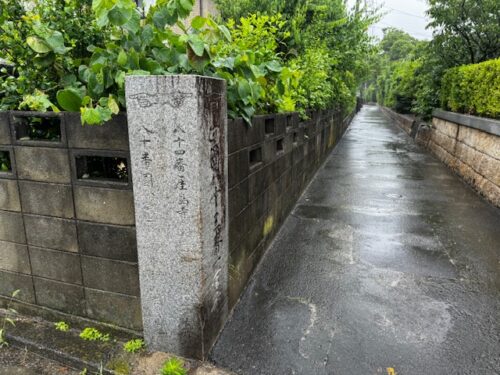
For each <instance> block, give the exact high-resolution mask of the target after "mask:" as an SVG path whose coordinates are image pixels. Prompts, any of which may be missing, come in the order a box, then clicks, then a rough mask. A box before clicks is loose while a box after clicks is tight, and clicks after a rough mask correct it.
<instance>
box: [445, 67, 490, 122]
mask: <svg viewBox="0 0 500 375" xmlns="http://www.w3.org/2000/svg"><path fill="white" fill-rule="evenodd" d="M441 105H442V107H443V108H444V109H448V110H450V111H453V112H459V113H466V114H471V115H476V116H483V117H491V118H500V58H499V59H496V60H489V61H485V62H483V63H480V64H473V65H464V66H459V67H457V68H453V69H449V70H447V71H446V73H445V75H444V77H443V81H442V85H441Z"/></svg>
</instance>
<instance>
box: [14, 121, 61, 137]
mask: <svg viewBox="0 0 500 375" xmlns="http://www.w3.org/2000/svg"><path fill="white" fill-rule="evenodd" d="M13 123H14V131H15V134H16V139H17V140H19V141H45V142H60V141H61V118H60V117H52V116H51V117H42V116H20V115H15V116H13Z"/></svg>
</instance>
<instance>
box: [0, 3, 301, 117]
mask: <svg viewBox="0 0 500 375" xmlns="http://www.w3.org/2000/svg"><path fill="white" fill-rule="evenodd" d="M0 1H1V2H2V5H3V6H2V13H1V14H2V20H3V21H4V25H3V26H2V28H4V29H6V30H7V31H8V32H7V33H6V34H5V36H2V38H1V40H2V42H1V43H2V44H0V46H1V47H2V50H6V51H7V52H6V57H7V59H8V60H9V61H11V62H12V63H13V64H14V66H15V71H14V72H12V71H9V70H8V69H6V68H4V69H3V70H2V75H0V87H1V91H0V103H1V104H0V108H1V109H17V108H24V109H30V110H40V111H45V110H52V111H58V110H61V109H63V110H67V111H80V112H81V115H82V122H83V123H86V124H101V123H103V122H104V121H107V120H109V119H110V118H111V116H112V115H113V114H117V113H118V112H119V111H120V110H121V109H125V104H126V103H125V76H126V75H152V74H153V75H160V74H202V75H206V76H216V77H221V78H224V79H226V80H227V81H228V105H229V114H230V116H232V117H236V116H242V117H243V118H245V120H247V121H248V122H250V117H251V116H253V115H254V114H255V113H256V112H257V113H267V112H285V111H293V110H294V109H295V99H294V97H293V91H294V89H295V87H296V85H297V81H298V77H299V75H300V73H299V72H297V71H295V70H293V69H291V68H289V67H287V66H285V65H284V63H283V60H282V56H281V54H280V53H279V51H278V47H279V45H280V38H281V37H283V36H284V35H285V33H284V32H283V31H282V29H283V25H284V21H283V20H282V19H281V18H280V17H279V16H273V17H268V16H262V17H256V16H251V17H249V18H248V19H246V20H242V21H241V23H240V24H238V25H236V24H235V23H234V22H230V23H228V26H229V29H228V27H226V26H224V25H220V24H218V23H217V22H215V21H214V20H213V19H210V18H203V17H195V18H194V19H193V20H192V21H191V24H190V27H185V26H184V25H183V24H182V23H181V22H179V21H180V20H182V19H185V18H186V17H187V16H188V15H189V14H190V12H191V10H192V8H193V4H194V0H158V1H156V4H155V5H154V6H152V7H150V9H149V10H148V12H147V14H146V15H145V16H144V18H141V15H142V13H141V11H142V10H141V9H139V8H138V7H137V5H136V3H135V2H134V1H133V0H112V1H108V0H94V1H92V2H91V0H85V1H84V2H83V4H82V5H81V8H82V14H78V10H79V1H77V0H68V1H65V2H60V1H58V0H37V2H36V6H35V7H34V8H33V9H32V10H26V9H24V8H23V6H22V5H20V4H19V3H17V2H16V5H15V6H14V5H10V2H9V1H8V0H0ZM90 3H92V8H90ZM56 4H63V5H64V7H63V9H61V6H62V5H58V6H56ZM59 11H61V15H58V14H55V13H56V12H59ZM63 17H64V18H63ZM68 20H75V21H74V22H73V21H68ZM66 22H69V26H68V27H66ZM72 22H73V23H72ZM174 25H177V26H178V28H179V29H181V31H180V32H177V31H174V29H173V28H172V27H173V26H174ZM77 26H80V29H78V27H77ZM18 29H19V30H21V31H22V32H17V30H18ZM77 30H78V31H77ZM82 34H84V35H86V34H88V35H89V36H88V37H84V38H83V40H82V41H80V42H78V43H77V41H78V40H79V39H78V38H79V37H80V36H81V35H82ZM93 36H94V37H93ZM97 36H99V37H97ZM26 43H27V44H28V46H29V47H30V48H28V49H26V48H25V49H21V50H19V48H18V46H19V45H24V44H26ZM30 61H33V62H34V63H35V64H34V65H30V64H29V63H28V62H30Z"/></svg>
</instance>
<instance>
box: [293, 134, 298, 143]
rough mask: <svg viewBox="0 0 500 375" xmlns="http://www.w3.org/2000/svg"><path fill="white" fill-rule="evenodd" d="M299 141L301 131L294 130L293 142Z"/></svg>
mask: <svg viewBox="0 0 500 375" xmlns="http://www.w3.org/2000/svg"><path fill="white" fill-rule="evenodd" d="M298 142H299V132H293V144H297V143H298Z"/></svg>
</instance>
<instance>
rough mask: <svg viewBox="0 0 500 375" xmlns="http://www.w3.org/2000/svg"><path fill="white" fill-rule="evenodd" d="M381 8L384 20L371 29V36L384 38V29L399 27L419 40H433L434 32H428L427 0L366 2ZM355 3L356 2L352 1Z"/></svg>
mask: <svg viewBox="0 0 500 375" xmlns="http://www.w3.org/2000/svg"><path fill="white" fill-rule="evenodd" d="M366 1H367V3H368V4H373V5H375V6H377V5H378V6H379V7H381V11H382V13H383V14H384V16H383V17H382V19H381V20H380V21H379V22H378V23H376V24H375V25H373V26H372V27H371V28H370V34H371V35H374V36H378V37H382V35H383V34H382V29H384V28H386V27H397V28H398V29H402V30H404V31H406V32H407V33H408V34H410V35H411V36H413V37H415V38H417V39H427V40H429V39H431V38H432V30H426V29H425V26H426V25H427V23H428V22H429V19H428V18H427V17H426V15H425V10H426V9H427V2H426V1H425V0H366ZM350 2H351V3H354V1H350Z"/></svg>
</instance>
